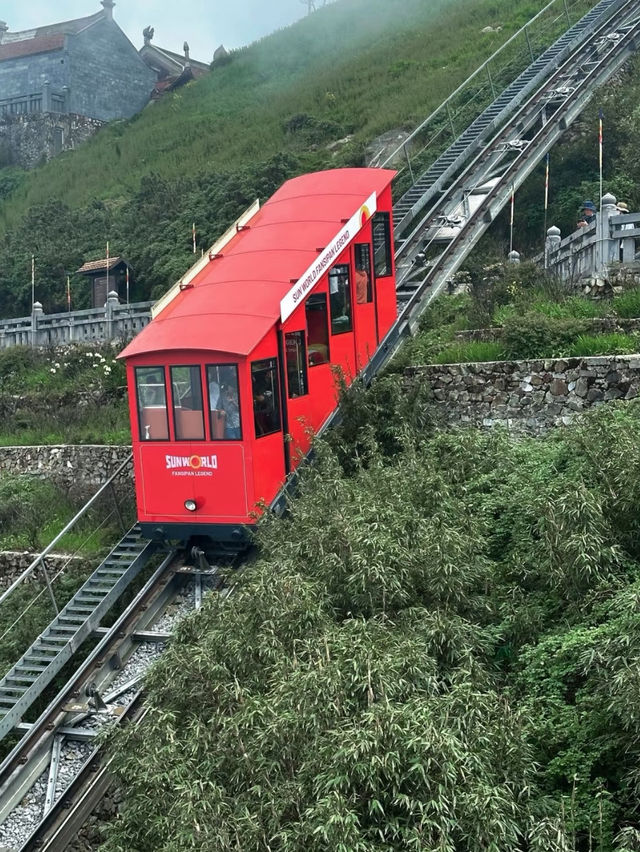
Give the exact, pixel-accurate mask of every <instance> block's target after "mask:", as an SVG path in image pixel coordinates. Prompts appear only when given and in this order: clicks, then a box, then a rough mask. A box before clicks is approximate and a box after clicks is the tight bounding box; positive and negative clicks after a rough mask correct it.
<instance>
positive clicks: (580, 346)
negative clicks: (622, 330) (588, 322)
mask: <svg viewBox="0 0 640 852" xmlns="http://www.w3.org/2000/svg"><path fill="white" fill-rule="evenodd" d="M638 342H639V341H638V336H637V335H633V334H615V333H612V334H581V335H580V336H579V337H578V338H577V340H576V341H575V342H574V343H573V344H572V345H571V346H569V348H568V349H567V352H566V354H567V355H571V356H577V357H579V358H586V357H588V356H589V355H631V354H632V353H633V352H637V351H638Z"/></svg>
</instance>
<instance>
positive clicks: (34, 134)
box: [0, 112, 104, 169]
mask: <svg viewBox="0 0 640 852" xmlns="http://www.w3.org/2000/svg"><path fill="white" fill-rule="evenodd" d="M103 124H104V122H102V121H98V120H97V119H95V118H85V117H84V116H82V115H63V114H62V113H53V112H50V113H31V114H27V115H12V116H7V117H6V118H3V119H0V150H2V151H3V152H5V151H6V152H8V157H7V155H6V154H3V156H4V158H5V159H9V160H10V161H11V162H12V163H14V164H16V165H18V166H22V168H24V169H32V168H35V166H37V165H38V164H39V163H40V162H41V161H42V160H50V159H51V158H52V157H55V156H56V155H57V154H59V153H60V152H61V151H68V150H70V149H73V148H77V147H78V145H81V144H82V143H83V142H86V141H87V139H89V138H90V137H91V136H93V134H94V133H96V131H98V130H99V129H100V128H101V127H102V126H103Z"/></svg>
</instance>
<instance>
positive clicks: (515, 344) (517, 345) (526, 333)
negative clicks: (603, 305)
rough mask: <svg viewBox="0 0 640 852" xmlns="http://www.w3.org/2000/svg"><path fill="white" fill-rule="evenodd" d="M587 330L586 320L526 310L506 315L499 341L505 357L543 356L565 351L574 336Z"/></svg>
mask: <svg viewBox="0 0 640 852" xmlns="http://www.w3.org/2000/svg"><path fill="white" fill-rule="evenodd" d="M588 330H589V323H588V321H587V320H580V319H574V318H556V317H548V316H545V315H544V314H539V313H536V312H535V311H528V312H527V313H524V314H521V315H520V316H514V317H511V318H509V319H507V321H506V322H505V324H504V333H503V337H502V343H503V346H504V351H505V354H506V356H507V357H508V358H514V359H527V358H545V357H549V356H553V355H562V354H565V353H566V351H567V350H568V348H569V347H570V346H571V345H572V344H573V343H574V342H575V340H576V338H578V337H579V336H580V335H581V334H585V333H586V332H587V331H588Z"/></svg>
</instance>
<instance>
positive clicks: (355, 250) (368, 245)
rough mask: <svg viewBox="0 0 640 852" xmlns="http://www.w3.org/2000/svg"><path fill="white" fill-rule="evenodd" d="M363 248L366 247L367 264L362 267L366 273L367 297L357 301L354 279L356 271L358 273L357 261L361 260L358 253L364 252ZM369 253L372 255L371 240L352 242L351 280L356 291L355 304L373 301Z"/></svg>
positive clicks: (367, 303) (356, 285)
mask: <svg viewBox="0 0 640 852" xmlns="http://www.w3.org/2000/svg"><path fill="white" fill-rule="evenodd" d="M363 249H366V259H367V265H366V267H363V269H365V271H366V273H367V298H366V299H365V301H364V302H359V301H358V282H357V280H356V276H357V273H358V262H362V260H361V258H359V256H358V255H360V254H364V251H363ZM371 255H372V250H371V242H369V241H367V242H363V243H355V244H354V246H353V268H354V279H353V280H354V284H355V291H356V294H355V295H356V305H371V304H373V303H374V302H375V294H374V287H373V270H372V268H371V267H372V264H371Z"/></svg>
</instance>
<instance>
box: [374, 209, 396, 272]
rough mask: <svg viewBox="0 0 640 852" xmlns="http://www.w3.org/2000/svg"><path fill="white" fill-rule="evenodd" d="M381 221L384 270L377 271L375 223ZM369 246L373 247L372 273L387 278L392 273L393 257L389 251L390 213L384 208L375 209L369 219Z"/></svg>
mask: <svg viewBox="0 0 640 852" xmlns="http://www.w3.org/2000/svg"><path fill="white" fill-rule="evenodd" d="M378 222H381V223H382V225H383V229H384V233H383V237H384V249H385V270H386V271H385V272H383V273H381V272H378V264H377V261H376V240H375V237H376V224H377V223H378ZM371 246H372V248H373V273H374V275H375V277H376V280H377V279H378V278H389V277H390V276H391V275H393V257H392V251H391V214H390V213H389V212H388V211H386V210H377V211H376V212H375V213H374V214H373V217H372V219H371Z"/></svg>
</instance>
